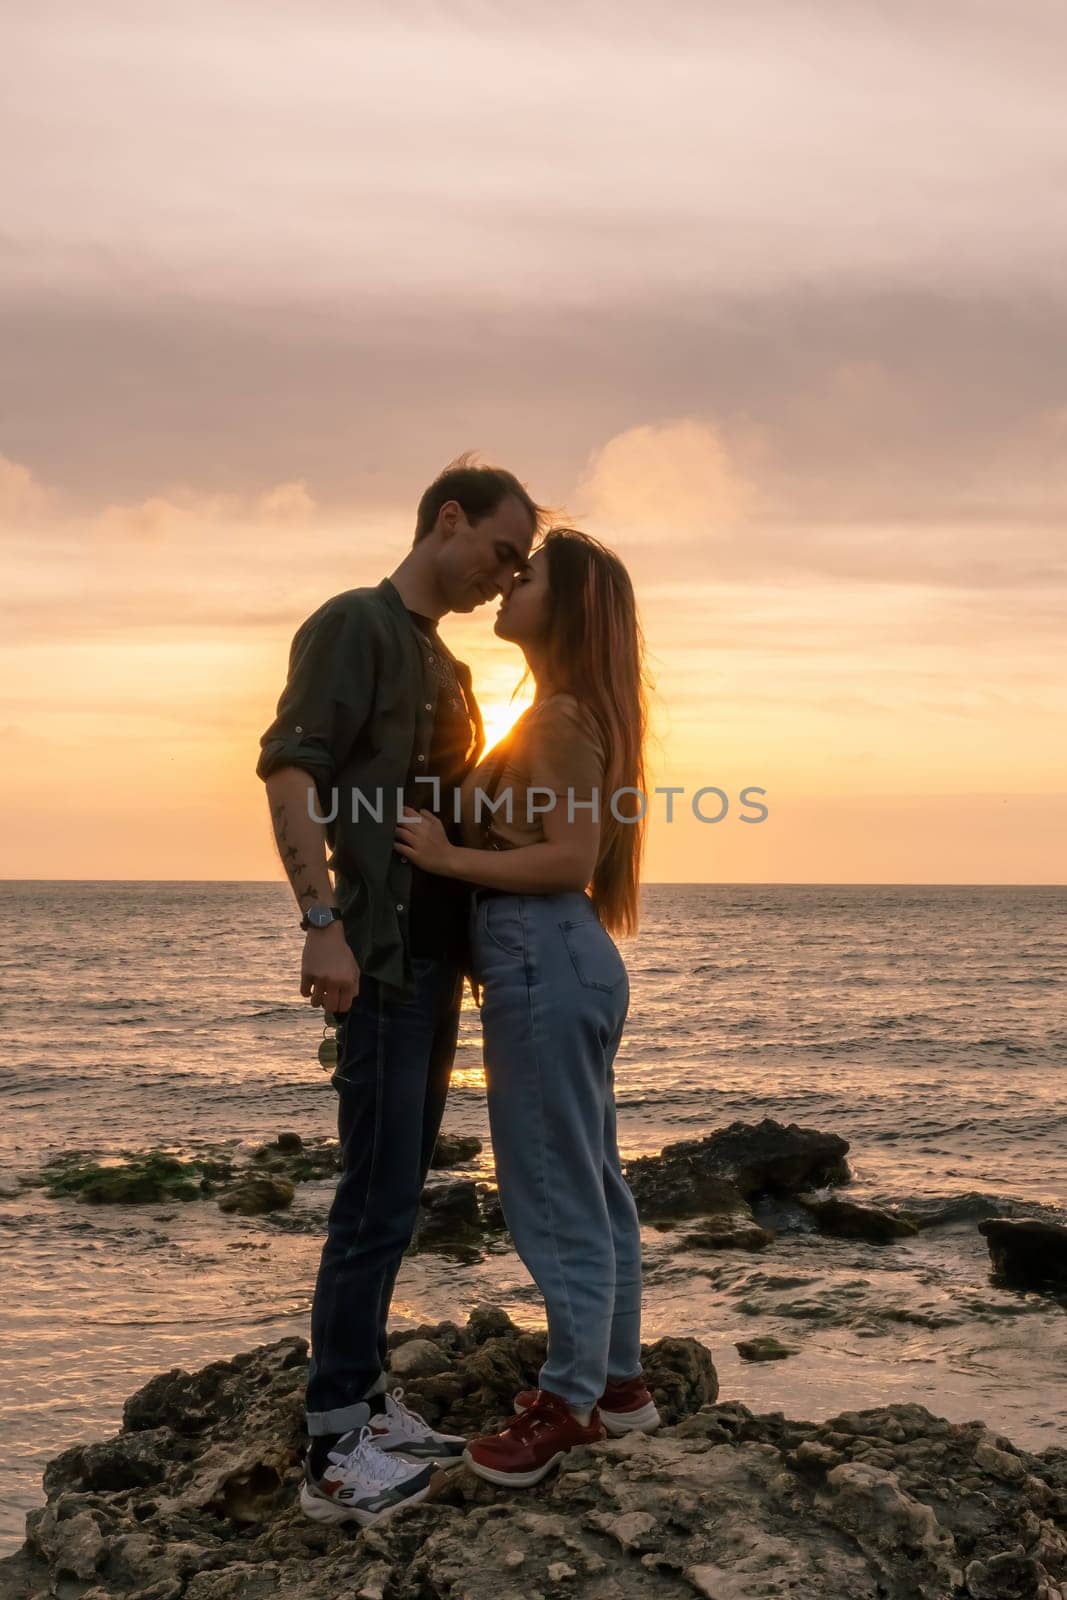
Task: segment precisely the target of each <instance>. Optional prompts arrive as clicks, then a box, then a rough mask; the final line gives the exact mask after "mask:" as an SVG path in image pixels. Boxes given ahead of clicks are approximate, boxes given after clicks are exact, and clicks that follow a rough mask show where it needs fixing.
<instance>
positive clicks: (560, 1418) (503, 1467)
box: [463, 1389, 607, 1489]
mask: <svg viewBox="0 0 1067 1600" xmlns="http://www.w3.org/2000/svg"><path fill="white" fill-rule="evenodd" d="M606 1438H607V1431H606V1429H605V1427H604V1424H603V1423H602V1422H601V1420H600V1418H599V1416H598V1415H597V1411H596V1407H595V1406H594V1408H593V1414H592V1416H591V1417H590V1418H589V1422H588V1424H583V1423H581V1422H579V1421H578V1418H577V1417H576V1416H575V1415H574V1413H573V1411H572V1410H571V1408H570V1406H569V1405H568V1404H567V1402H566V1401H565V1400H561V1399H560V1397H559V1395H557V1394H550V1393H549V1392H548V1390H547V1389H537V1390H534V1391H533V1402H532V1404H531V1405H529V1406H528V1407H527V1408H526V1410H525V1411H523V1412H522V1413H521V1414H520V1415H518V1416H514V1417H512V1419H511V1421H510V1422H509V1423H508V1425H507V1427H506V1428H504V1429H503V1430H502V1431H501V1432H500V1433H488V1434H486V1435H485V1436H484V1437H483V1438H481V1439H472V1440H471V1442H470V1444H469V1445H468V1446H467V1448H466V1450H464V1452H463V1459H464V1461H465V1462H466V1463H467V1465H468V1466H469V1467H470V1468H471V1470H472V1471H474V1472H476V1473H477V1474H478V1476H479V1478H485V1479H486V1480H487V1481H488V1482H489V1483H504V1484H514V1485H515V1486H516V1487H518V1488H520V1489H525V1488H528V1487H529V1485H530V1484H532V1483H540V1481H541V1479H542V1478H543V1477H544V1476H545V1474H546V1473H548V1472H551V1471H552V1468H553V1467H554V1466H555V1465H556V1463H557V1461H562V1460H563V1457H564V1456H565V1455H566V1454H567V1451H568V1450H573V1449H574V1448H575V1446H576V1445H580V1444H595V1443H596V1441H597V1440H598V1439H606Z"/></svg>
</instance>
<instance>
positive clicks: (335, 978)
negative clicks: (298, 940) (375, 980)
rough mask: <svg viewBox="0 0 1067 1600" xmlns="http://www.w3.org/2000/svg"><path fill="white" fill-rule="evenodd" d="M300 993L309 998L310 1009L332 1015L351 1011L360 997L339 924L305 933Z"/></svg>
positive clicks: (352, 959) (356, 968)
mask: <svg viewBox="0 0 1067 1600" xmlns="http://www.w3.org/2000/svg"><path fill="white" fill-rule="evenodd" d="M300 993H301V994H302V995H310V997H311V1004H312V1005H313V1006H322V1007H323V1009H324V1010H326V1011H332V1012H334V1013H335V1014H336V1013H337V1012H338V1011H348V1010H350V1009H351V1006H352V1001H353V1000H354V999H355V997H356V995H357V994H358V993H359V964H358V962H357V961H356V958H355V956H354V955H353V954H352V948H351V946H350V945H349V943H348V940H347V939H346V938H345V930H344V926H343V924H342V923H340V922H331V923H330V925H329V927H328V928H309V929H308V935H307V938H306V939H305V940H304V958H303V960H302V961H301V963H300Z"/></svg>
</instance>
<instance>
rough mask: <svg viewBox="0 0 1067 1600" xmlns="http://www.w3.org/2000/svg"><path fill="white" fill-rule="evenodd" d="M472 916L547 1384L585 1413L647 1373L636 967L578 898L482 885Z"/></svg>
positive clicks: (502, 1154)
mask: <svg viewBox="0 0 1067 1600" xmlns="http://www.w3.org/2000/svg"><path fill="white" fill-rule="evenodd" d="M470 915H471V954H472V964H473V969H474V977H475V978H476V980H477V982H478V983H479V984H480V985H481V987H482V990H483V994H482V1037H483V1051H484V1058H485V1075H486V1084H487V1092H488V1101H489V1127H490V1132H491V1135H492V1140H493V1154H494V1157H495V1160H496V1173H497V1183H498V1186H499V1192H500V1203H501V1207H502V1209H503V1212H504V1219H505V1221H506V1223H507V1226H508V1231H509V1232H510V1234H511V1236H512V1238H513V1239H514V1241H515V1248H516V1250H517V1251H518V1253H519V1256H520V1258H521V1259H522V1261H523V1263H524V1265H525V1266H526V1268H527V1270H528V1271H529V1273H530V1276H531V1277H532V1278H533V1280H534V1282H535V1283H536V1284H537V1287H538V1288H539V1289H540V1291H541V1293H542V1295H543V1296H544V1300H545V1311H546V1315H547V1319H548V1356H547V1359H546V1361H545V1364H544V1366H543V1367H542V1368H541V1371H540V1374H539V1376H538V1384H539V1386H540V1387H541V1388H542V1389H548V1390H551V1392H552V1393H553V1394H557V1395H559V1396H560V1397H561V1398H562V1399H564V1400H566V1401H567V1402H568V1404H570V1405H572V1406H576V1407H580V1408H586V1407H589V1406H593V1405H595V1404H596V1402H597V1401H598V1400H599V1399H600V1396H601V1394H602V1393H603V1391H604V1384H605V1380H606V1379H607V1378H608V1376H610V1377H612V1378H616V1379H625V1378H632V1377H635V1376H636V1375H637V1374H638V1373H639V1372H640V1371H641V1231H640V1225H639V1222H638V1217H637V1207H636V1206H635V1205H634V1199H633V1196H632V1194H631V1193H630V1190H629V1187H628V1185H627V1183H626V1179H625V1178H624V1177H623V1174H622V1168H621V1166H620V1163H619V1151H618V1144H617V1142H616V1126H615V1071H614V1060H615V1052H616V1050H617V1049H618V1046H619V1040H620V1038H621V1037H622V1030H623V1027H624V1025H625V1022H626V1013H627V1010H628V1008H629V1002H630V986H629V980H628V978H627V975H626V967H625V965H624V963H623V959H622V956H621V955H620V954H619V952H618V950H617V949H616V947H615V944H614V942H613V940H612V939H611V938H610V936H609V935H608V934H607V933H606V932H605V930H604V928H603V927H602V925H601V923H600V921H599V920H598V918H597V915H596V912H595V911H594V909H593V905H592V902H591V900H590V899H589V897H588V896H587V895H586V894H583V893H581V892H580V891H577V890H575V891H573V892H570V893H566V894H550V895H537V894H501V893H499V892H497V891H492V890H485V889H479V890H477V891H476V892H475V894H474V897H473V904H472V906H471V913H470Z"/></svg>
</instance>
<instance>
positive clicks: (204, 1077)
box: [0, 881, 1067, 1553]
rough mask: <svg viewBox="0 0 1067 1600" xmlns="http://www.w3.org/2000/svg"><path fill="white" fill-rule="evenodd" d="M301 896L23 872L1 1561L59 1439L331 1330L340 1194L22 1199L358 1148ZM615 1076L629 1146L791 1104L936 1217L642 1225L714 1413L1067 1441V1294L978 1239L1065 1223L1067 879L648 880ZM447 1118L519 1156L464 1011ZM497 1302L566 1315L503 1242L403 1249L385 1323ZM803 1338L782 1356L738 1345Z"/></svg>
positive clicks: (868, 1173)
mask: <svg viewBox="0 0 1067 1600" xmlns="http://www.w3.org/2000/svg"><path fill="white" fill-rule="evenodd" d="M302 939H303V935H302V934H301V933H300V931H299V928H298V926H297V916H296V913H295V906H294V903H293V900H292V896H291V892H290V890H289V888H288V886H287V885H286V884H285V883H284V882H280V881H279V882H269V883H248V882H240V883H221V882H211V883H183V882H160V883H149V882H135V883H119V882H85V881H79V882H70V883H65V882H55V881H48V882H14V881H7V882H3V883H0V1007H2V1025H0V1039H2V1041H3V1050H2V1066H0V1192H2V1194H3V1196H4V1198H2V1199H0V1281H2V1284H3V1341H2V1347H0V1553H8V1552H9V1551H11V1550H13V1549H15V1548H16V1547H17V1546H18V1545H19V1543H20V1542H21V1540H22V1537H23V1532H24V1520H25V1514H26V1512H27V1511H28V1510H30V1509H31V1508H33V1507H35V1506H38V1505H41V1504H43V1501H44V1496H43V1492H42V1489H41V1471H42V1468H43V1467H44V1465H45V1463H46V1462H47V1461H48V1460H49V1459H50V1458H51V1457H52V1456H54V1455H56V1454H57V1453H58V1452H59V1451H61V1450H63V1449H65V1448H67V1447H68V1446H70V1445H73V1444H75V1443H79V1442H87V1441H91V1440H95V1439H101V1438H104V1437H107V1436H108V1435H109V1434H111V1433H113V1432H115V1431H116V1430H117V1429H118V1428H119V1427H120V1425H121V1416H122V1403H123V1400H124V1399H125V1398H126V1396H127V1395H129V1394H131V1393H132V1392H133V1391H134V1390H135V1389H137V1388H138V1387H139V1386H140V1385H141V1384H142V1383H144V1382H145V1381H146V1380H147V1379H148V1378H150V1377H152V1376H153V1375H154V1374H156V1373H158V1372H161V1371H164V1370H166V1369H168V1368H171V1367H185V1368H187V1369H194V1368H197V1367H199V1366H202V1365H204V1364H206V1363H208V1362H210V1361H214V1360H218V1359H220V1358H224V1357H229V1356H232V1355H234V1354H236V1353H237V1352H238V1351H241V1350H245V1349H248V1348H251V1347H252V1346H254V1345H257V1344H262V1343H266V1342H268V1341H271V1340H275V1339H278V1338H281V1337H282V1336H284V1335H289V1334H302V1335H304V1336H305V1337H306V1336H307V1334H308V1317H309V1308H310V1303H311V1294H312V1288H313V1285H314V1280H315V1274H316V1270H317V1267H318V1260H319V1254H320V1251H321V1247H322V1240H323V1230H324V1224H325V1216H326V1211H327V1209H328V1206H329V1201H330V1194H331V1190H332V1182H331V1180H323V1181H320V1182H312V1183H308V1184H303V1185H300V1186H298V1189H297V1194H296V1199H295V1201H294V1203H293V1206H292V1208H291V1209H290V1210H289V1211H288V1212H285V1213H279V1214H276V1215H274V1216H266V1217H237V1216H226V1215H224V1214H223V1213H222V1212H221V1211H220V1210H219V1208H218V1206H217V1204H216V1203H215V1201H214V1200H207V1199H205V1200H198V1201H194V1202H189V1203H185V1204H182V1203H172V1204H167V1205H145V1206H122V1207H115V1206H90V1205H86V1204H84V1203H82V1202H80V1201H78V1200H76V1199H64V1200H53V1199H49V1198H47V1197H46V1196H45V1194H44V1192H43V1191H42V1190H41V1189H39V1188H32V1187H24V1186H22V1185H20V1184H19V1182H18V1180H19V1177H20V1176H32V1175H33V1174H35V1173H36V1172H37V1171H38V1170H39V1169H40V1167H41V1165H42V1163H43V1162H44V1161H46V1160H47V1159H49V1158H50V1157H52V1156H55V1155H58V1154H60V1153H62V1152H65V1151H72V1150H79V1151H92V1152H97V1153H99V1154H100V1155H102V1156H105V1157H116V1156H119V1155H121V1153H122V1152H126V1151H141V1150H146V1149H149V1148H159V1147H165V1148H170V1149H173V1150H175V1151H177V1152H179V1153H180V1152H196V1151H202V1150H204V1149H206V1148H207V1147H209V1146H214V1145H217V1144H219V1143H222V1142H225V1141H231V1142H233V1143H234V1146H235V1148H236V1149H237V1150H238V1153H241V1152H251V1151H252V1150H253V1149H254V1148H255V1147H256V1146H257V1145H259V1144H262V1143H264V1142H266V1141H268V1140H271V1139H274V1138H275V1137H276V1136H277V1135H278V1134H279V1133H281V1132H287V1131H295V1132H297V1133H299V1134H300V1135H301V1136H302V1137H304V1138H305V1139H310V1138H315V1137H323V1136H333V1135H335V1134H336V1120H335V1119H336V1098H335V1092H334V1090H333V1088H332V1087H331V1084H330V1080H329V1076H328V1071H326V1070H324V1069H323V1068H322V1067H321V1066H320V1065H319V1062H318V1058H317V1047H318V1044H319V1042H320V1040H321V1038H322V1033H323V1019H322V1013H321V1011H316V1010H314V1009H313V1008H312V1007H311V1006H310V1004H309V1002H308V1001H307V1000H304V999H302V998H301V996H300V992H299V962H300V952H301V946H302ZM619 944H620V949H621V950H622V952H623V954H624V956H625V958H626V961H627V965H628V968H629V972H630V987H631V1002H630V1013H629V1019H628V1024H627V1031H626V1034H625V1037H624V1040H623V1044H622V1047H621V1050H620V1053H619V1056H618V1059H617V1062H616V1081H617V1099H618V1106H619V1137H620V1145H621V1147H622V1153H623V1155H624V1157H626V1156H636V1155H643V1154H649V1153H653V1152H656V1151H658V1150H660V1149H661V1148H662V1147H663V1146H664V1145H666V1144H669V1143H671V1142H672V1141H676V1140H680V1139H689V1138H696V1137H699V1136H701V1135H703V1134H705V1133H710V1132H711V1131H712V1130H713V1129H715V1128H720V1127H724V1126H726V1125H727V1124H728V1123H731V1122H735V1121H738V1120H741V1121H745V1122H758V1121H760V1120H761V1119H762V1118H764V1117H773V1118H776V1119H778V1120H779V1121H781V1122H784V1123H789V1122H796V1123H799V1124H801V1125H802V1126H804V1127H811V1128H818V1129H822V1130H824V1131H830V1132H833V1133H837V1134H840V1135H842V1136H843V1137H844V1138H845V1139H847V1140H848V1141H849V1145H850V1152H849V1161H850V1163H851V1166H852V1170H853V1173H854V1181H853V1183H852V1185H851V1186H850V1188H849V1190H848V1191H847V1192H848V1193H850V1194H851V1195H852V1196H854V1197H855V1198H857V1199H862V1200H867V1201H872V1202H875V1203H880V1204H890V1205H898V1206H904V1207H913V1208H919V1209H922V1208H929V1209H938V1208H941V1209H942V1221H941V1222H940V1223H939V1224H938V1225H937V1226H935V1227H931V1228H928V1229H924V1230H923V1231H922V1232H921V1233H919V1234H918V1235H917V1236H915V1237H914V1238H907V1239H902V1240H899V1241H896V1242H894V1243H892V1244H890V1245H875V1244H870V1243H866V1242H863V1241H857V1240H845V1239H834V1238H828V1237H826V1236H824V1235H821V1234H819V1233H817V1232H815V1231H814V1230H813V1229H811V1228H810V1227H809V1228H807V1229H806V1230H805V1229H797V1228H793V1229H791V1230H790V1231H785V1232H782V1233H780V1234H779V1236H778V1238H777V1240H776V1241H775V1243H774V1244H772V1245H771V1246H770V1247H769V1248H768V1249H766V1250H764V1251H762V1252H760V1253H755V1254H749V1253H748V1252H744V1251H720V1252H714V1253H700V1252H697V1251H692V1250H686V1249H679V1246H678V1242H677V1238H676V1237H672V1235H671V1234H670V1233H662V1232H658V1231H656V1230H654V1229H648V1230H647V1231H646V1234H645V1311H644V1337H645V1338H646V1339H655V1338H659V1337H661V1336H664V1335H667V1334H672V1335H689V1336H692V1337H695V1338H697V1339H700V1340H702V1341H704V1343H705V1344H707V1345H708V1346H709V1348H710V1349H711V1351H712V1353H713V1355H714V1360H715V1364H716V1367H717V1369H718V1372H719V1379H720V1399H723V1400H725V1399H732V1400H739V1401H742V1402H743V1403H744V1404H745V1405H747V1406H749V1407H750V1408H752V1409H753V1410H756V1411H773V1410H781V1411H784V1412H785V1413H786V1414H787V1415H789V1416H793V1417H803V1418H809V1419H821V1418H824V1417H827V1416H830V1415H833V1414H835V1413H836V1412H839V1411H842V1410H846V1409H860V1408H863V1407H865V1406H876V1405H883V1404H888V1403H891V1402H897V1401H916V1402H919V1403H920V1404H922V1405H924V1406H927V1407H928V1408H929V1409H930V1410H932V1411H934V1412H936V1413H937V1414H939V1415H941V1416H945V1417H948V1418H950V1419H951V1420H953V1421H966V1420H969V1419H971V1418H980V1419H981V1420H982V1421H984V1422H986V1423H987V1424H988V1425H989V1426H990V1427H991V1428H993V1429H995V1430H996V1431H998V1432H1000V1433H1002V1434H1003V1435H1005V1436H1006V1437H1007V1438H1009V1439H1011V1440H1012V1441H1014V1442H1015V1443H1016V1444H1018V1445H1020V1446H1023V1447H1025V1448H1029V1449H1042V1448H1044V1447H1045V1446H1047V1445H1050V1444H1053V1443H1060V1444H1067V1304H1065V1302H1064V1301H1063V1300H1056V1299H1054V1298H1051V1297H1049V1296H1047V1295H1041V1294H1037V1293H1028V1292H1022V1291H1018V1290H1012V1289H1005V1288H999V1287H997V1286H995V1285H994V1284H993V1283H992V1282H991V1280H990V1272H989V1257H988V1252H987V1248H986V1244H985V1240H984V1239H983V1238H982V1236H981V1235H980V1234H979V1233H978V1230H977V1223H978V1222H979V1221H980V1220H981V1218H983V1217H985V1216H994V1215H1000V1216H1016V1217H1025V1216H1034V1217H1045V1218H1049V1219H1052V1220H1057V1221H1067V888H1063V887H1036V886H1027V887H1002V886H997V887H993V886H974V887H955V886H954V887H940V886H908V885H892V886H886V885H879V884H856V885H848V886H837V885H820V884H788V885H756V886H753V885H745V884H648V885H646V886H645V887H644V888H643V890H642V913H641V927H640V930H639V932H638V933H637V934H636V935H635V936H634V937H632V938H630V939H626V940H620V941H619ZM445 1126H446V1128H447V1129H449V1130H451V1131H453V1132H456V1133H463V1134H476V1135H478V1136H479V1137H480V1138H481V1139H482V1141H483V1152H482V1155H481V1156H480V1157H479V1158H478V1159H477V1160H476V1161H475V1162H474V1163H473V1164H472V1166H471V1167H470V1168H469V1169H464V1170H465V1171H469V1172H471V1173H473V1175H474V1176H476V1177H481V1178H490V1179H491V1177H492V1173H493V1158H492V1147H491V1144H490V1142H489V1133H488V1124H487V1118H486V1111H485V1096H484V1079H483V1076H482V1069H481V1044H480V1034H479V1018H478V1012H477V1010H476V1009H475V1008H474V1006H473V1004H472V1003H471V999H470V996H469V994H468V995H467V996H466V997H465V1002H464V1010H463V1015H462V1021H461V1033H460V1043H459V1049H458V1052H457V1056H456V1064H455V1070H454V1074H453V1080H452V1089H451V1093H450V1099H449V1105H448V1110H447V1112H446V1118H445ZM479 1302H490V1303H493V1304H497V1305H500V1306H502V1307H504V1308H505V1309H506V1310H507V1311H508V1312H509V1314H510V1315H511V1316H512V1317H513V1318H514V1319H515V1320H516V1321H517V1322H520V1323H523V1324H526V1325H529V1326H537V1325H540V1324H541V1323H542V1322H543V1316H542V1312H541V1305H540V1302H539V1299H538V1295H537V1291H536V1289H535V1287H534V1286H533V1285H532V1284H531V1283H530V1281H529V1279H528V1277H527V1275H526V1273H525V1270H524V1268H523V1267H522V1264H521V1263H520V1262H519V1261H518V1259H517V1257H516V1256H515V1255H514V1253H513V1252H511V1251H510V1250H494V1251H490V1252H488V1253H487V1254H486V1255H485V1257H484V1259H481V1260H478V1261H475V1262H473V1263H472V1262H466V1263H463V1264H457V1262H456V1261H454V1260H452V1259H449V1258H446V1257H437V1256H433V1255H425V1254H419V1255H414V1256H410V1257H407V1258H406V1259H405V1262H404V1265H403V1267H402V1270H401V1274H400V1277H399V1280H398V1284H397V1290H396V1295H395V1299H394V1306H393V1325H394V1326H395V1327H411V1326H414V1325H415V1324H417V1323H419V1322H423V1321H438V1320H441V1319H443V1318H446V1317H448V1318H452V1319H455V1320H463V1319H464V1318H465V1317H466V1315H467V1313H468V1312H469V1310H470V1309H471V1307H473V1306H474V1305H476V1304H478V1303H479ZM758 1334H776V1335H778V1337H779V1338H780V1339H782V1340H783V1342H785V1343H786V1344H788V1345H790V1346H792V1347H793V1348H794V1351H795V1353H794V1354H793V1355H792V1356H790V1357H789V1358H788V1359H787V1360H780V1361H772V1362H764V1363H750V1362H745V1361H743V1360H742V1359H741V1358H740V1356H739V1354H738V1352H737V1350H736V1348H735V1343H736V1342H737V1341H739V1340H745V1339H749V1338H752V1337H753V1336H755V1335H758Z"/></svg>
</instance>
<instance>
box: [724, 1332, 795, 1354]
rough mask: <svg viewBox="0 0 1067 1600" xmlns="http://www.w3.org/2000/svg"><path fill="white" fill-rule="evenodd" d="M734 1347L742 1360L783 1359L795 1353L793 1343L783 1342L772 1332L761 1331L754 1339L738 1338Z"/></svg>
mask: <svg viewBox="0 0 1067 1600" xmlns="http://www.w3.org/2000/svg"><path fill="white" fill-rule="evenodd" d="M734 1349H735V1350H736V1351H737V1353H738V1355H739V1356H740V1357H741V1359H742V1361H784V1360H785V1359H786V1357H787V1356H795V1355H796V1349H795V1348H794V1346H793V1345H788V1344H783V1343H782V1342H781V1340H780V1339H776V1338H775V1337H774V1334H773V1333H763V1334H760V1335H759V1337H758V1338H755V1339H738V1340H737V1341H736V1342H735V1344H734Z"/></svg>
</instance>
